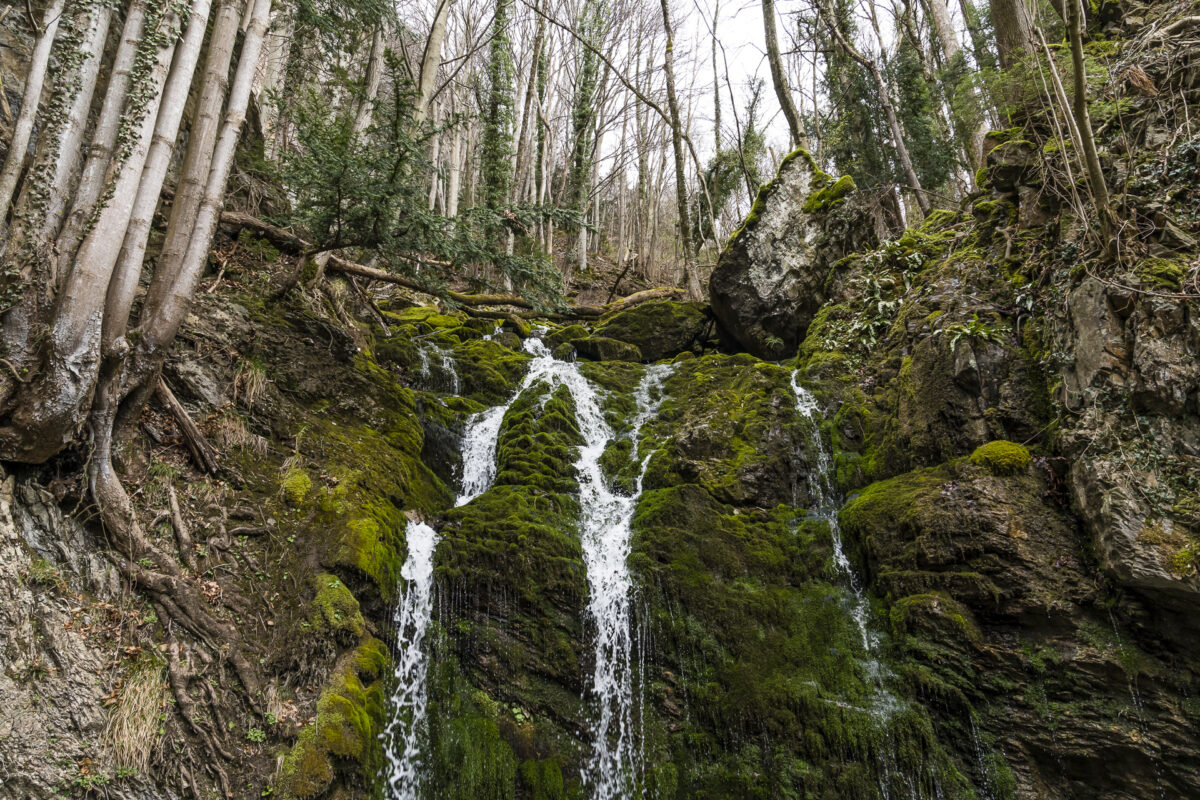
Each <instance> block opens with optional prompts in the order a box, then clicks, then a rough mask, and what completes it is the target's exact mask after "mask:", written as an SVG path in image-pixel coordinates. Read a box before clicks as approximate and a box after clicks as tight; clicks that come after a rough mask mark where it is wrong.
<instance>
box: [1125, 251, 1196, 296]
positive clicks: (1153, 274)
mask: <svg viewBox="0 0 1200 800" xmlns="http://www.w3.org/2000/svg"><path fill="white" fill-rule="evenodd" d="M1190 269H1191V264H1190V263H1189V262H1188V260H1187V259H1186V258H1178V259H1170V258H1146V259H1142V260H1141V261H1140V262H1138V265H1137V267H1135V268H1134V274H1135V275H1137V276H1138V277H1139V278H1141V280H1142V281H1143V282H1144V283H1145V284H1146V285H1148V286H1150V287H1152V288H1154V289H1159V290H1166V291H1169V292H1177V291H1179V287H1180V286H1181V285H1182V284H1183V279H1184V276H1186V275H1187V273H1188V271H1189V270H1190Z"/></svg>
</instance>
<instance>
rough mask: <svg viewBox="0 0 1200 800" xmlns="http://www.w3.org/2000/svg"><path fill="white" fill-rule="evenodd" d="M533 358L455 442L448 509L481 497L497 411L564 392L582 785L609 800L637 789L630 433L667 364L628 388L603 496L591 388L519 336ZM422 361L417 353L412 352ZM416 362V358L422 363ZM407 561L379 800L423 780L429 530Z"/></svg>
mask: <svg viewBox="0 0 1200 800" xmlns="http://www.w3.org/2000/svg"><path fill="white" fill-rule="evenodd" d="M525 350H526V351H527V352H528V353H530V354H531V355H532V356H533V359H532V360H531V361H530V362H529V371H528V372H527V373H526V375H525V378H524V380H523V381H522V382H521V386H520V387H519V388H518V389H517V391H516V392H515V393H514V394H513V396H512V398H510V399H509V401H508V402H507V403H505V404H504V405H500V406H495V407H493V408H490V409H487V410H486V411H482V412H479V413H478V414H475V415H473V416H472V417H471V418H470V419H469V420H468V421H467V428H466V432H465V434H464V436H463V444H462V463H463V466H462V487H461V490H460V492H459V495H458V497H457V498H456V500H455V505H456V506H462V505H465V504H466V503H469V502H470V501H471V500H473V499H475V498H476V497H478V496H479V495H481V494H483V493H484V492H485V491H487V490H488V489H489V488H490V487H491V485H492V482H493V481H494V480H495V478H496V469H497V464H496V454H497V448H498V445H499V439H500V429H501V427H502V425H503V422H504V415H505V414H506V413H507V412H508V409H509V408H510V407H511V406H512V404H513V402H514V401H515V400H516V399H517V398H518V397H520V396H521V394H522V392H524V391H525V390H526V389H528V388H529V387H530V386H532V385H533V384H534V383H536V382H538V381H547V382H548V383H549V384H550V388H551V390H553V389H554V388H555V387H557V386H565V387H567V390H568V391H569V392H570V393H571V397H572V399H573V400H574V402H575V408H576V418H577V422H578V424H579V429H580V433H581V434H582V436H583V440H584V441H583V444H582V445H581V446H580V448H579V455H578V459H577V460H576V463H575V467H576V471H577V476H578V480H579V502H580V507H581V521H580V540H581V544H582V548H583V557H584V563H585V566H586V570H587V578H588V586H589V589H590V598H591V599H590V601H589V603H588V614H589V617H590V619H591V620H592V622H593V624H594V625H595V628H596V659H595V667H594V669H593V673H592V681H591V694H592V695H593V697H594V698H595V702H596V705H597V718H596V720H595V722H594V725H593V733H594V736H595V742H594V752H593V756H592V758H591V759H590V760H589V762H588V764H587V767H586V770H585V776H584V778H585V781H586V782H587V784H588V785H589V786H590V787H591V796H592V797H593V798H595V800H618V798H628V797H632V796H634V795H635V794H636V793H638V792H637V789H636V786H637V775H638V772H639V771H640V748H639V743H638V741H637V737H636V735H635V730H634V716H635V715H634V703H635V697H634V694H635V693H634V675H633V660H634V645H633V643H634V632H633V614H632V593H633V584H632V581H631V578H630V575H629V569H628V565H627V564H626V561H627V558H628V556H629V548H630V540H631V530H630V522H631V521H632V519H633V511H634V507H635V506H636V504H637V499H638V496H639V495H640V494H641V490H642V479H643V476H644V475H645V471H646V465H647V463H648V461H649V457H648V456H647V457H645V458H641V460H640V461H638V459H639V457H640V451H639V446H638V445H639V442H638V437H639V435H640V432H641V429H642V426H643V425H644V424H645V423H646V422H647V421H648V420H649V419H651V418H652V417H653V416H654V415H655V413H657V410H658V407H659V405H660V404H661V394H662V384H663V381H664V380H665V379H666V377H667V376H668V375H669V374H670V371H671V368H670V367H669V366H654V367H649V368H647V370H646V373H645V375H644V376H643V378H642V380H641V382H640V383H639V384H638V387H637V390H636V392H635V399H636V401H637V413H636V415H635V417H634V419H633V424H632V430H631V431H630V434H629V435H630V437H631V438H632V442H633V456H632V457H633V459H634V461H635V462H636V463H638V464H639V471H638V477H637V482H636V487H635V491H634V493H633V494H632V495H631V496H625V495H622V494H619V493H615V492H613V491H612V490H611V489H610V488H609V485H608V481H607V479H606V478H605V476H604V474H603V471H602V470H601V468H600V456H601V455H602V454H603V453H604V450H605V448H606V447H607V446H608V444H609V443H610V442H611V441H612V439H613V431H612V429H611V428H610V427H609V425H608V423H607V421H606V420H605V418H604V413H603V411H602V410H601V408H600V402H599V398H598V396H597V393H596V390H595V389H594V388H593V387H592V385H591V384H590V383H589V382H588V381H587V379H586V378H584V377H583V374H582V373H580V371H579V368H578V366H577V365H576V364H573V363H570V362H566V361H560V360H558V359H555V358H554V357H553V356H551V354H550V351H549V350H548V349H547V347H546V345H545V344H544V343H543V342H542V341H541V340H539V339H533V338H531V339H528V340H527V341H526V342H525ZM434 352H435V353H436V354H437V355H440V356H441V357H442V365H443V367H444V368H445V369H447V371H448V372H449V373H450V374H451V375H453V376H454V382H453V385H454V387H455V390H456V391H457V387H458V380H457V377H458V376H457V374H456V373H455V372H454V363H453V360H452V359H450V357H449V354H448V353H445V352H443V351H441V350H440V349H438V348H434ZM422 355H424V352H423V351H422ZM423 361H424V359H423ZM407 537H408V556H407V558H406V560H405V562H404V566H403V568H402V570H401V574H402V576H403V578H404V586H403V587H402V588H401V592H400V600H399V603H398V605H397V608H396V614H395V623H396V635H397V656H396V668H395V688H394V690H393V693H392V718H391V720H390V722H389V723H388V726H387V728H386V730H385V732H384V734H383V736H384V739H385V741H386V742H387V757H388V764H389V769H388V775H387V779H388V786H389V790H390V791H389V793H388V797H389V800H418V799H419V798H420V796H421V789H422V782H423V760H422V748H423V746H424V741H425V738H426V726H427V721H426V714H427V698H428V690H427V686H426V677H427V675H428V671H429V654H428V651H427V647H426V644H425V639H426V634H427V632H428V629H429V623H430V621H431V619H432V612H433V557H434V551H435V549H436V547H437V542H438V538H439V537H438V534H437V532H436V531H435V530H433V528H431V527H430V526H428V525H426V524H425V523H423V522H415V521H414V522H410V523H409V525H408V528H407Z"/></svg>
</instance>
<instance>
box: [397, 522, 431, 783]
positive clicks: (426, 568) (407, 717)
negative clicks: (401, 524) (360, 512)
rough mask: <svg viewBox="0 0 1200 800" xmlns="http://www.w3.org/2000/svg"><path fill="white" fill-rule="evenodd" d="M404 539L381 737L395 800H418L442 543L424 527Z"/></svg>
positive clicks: (411, 529)
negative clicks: (437, 555)
mask: <svg viewBox="0 0 1200 800" xmlns="http://www.w3.org/2000/svg"><path fill="white" fill-rule="evenodd" d="M405 536H406V537H407V540H408V557H407V558H406V559H405V560H404V566H403V567H402V568H401V569H400V575H401V577H403V578H404V586H403V588H402V589H401V591H400V602H399V603H398V605H397V606H396V616H395V623H396V642H397V648H396V650H397V652H396V666H395V673H394V678H395V688H394V689H393V690H392V718H391V720H390V721H389V722H388V726H387V728H386V729H385V730H384V732H383V737H384V741H385V742H386V743H387V747H386V748H385V749H386V753H387V759H388V767H389V769H388V775H387V779H388V786H389V788H390V789H391V792H390V795H389V797H391V798H392V800H416V798H417V797H418V796H419V794H418V793H419V791H420V788H421V778H422V775H421V744H422V739H423V737H424V733H425V731H424V726H425V715H426V702H427V698H428V693H427V692H426V685H425V677H426V675H427V673H428V672H429V656H428V653H427V652H426V650H425V634H426V633H427V632H428V630H429V621H430V619H431V618H432V616H433V553H434V550H435V549H436V548H437V543H438V534H437V531H435V530H434V529H433V528H431V527H429V526H428V525H426V524H425V523H423V522H415V521H414V522H410V523H408V528H407V529H406V531H405Z"/></svg>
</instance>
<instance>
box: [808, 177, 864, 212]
mask: <svg viewBox="0 0 1200 800" xmlns="http://www.w3.org/2000/svg"><path fill="white" fill-rule="evenodd" d="M854 189H855V186H854V178H852V177H850V176H849V175H843V176H842V177H840V178H838V179H837V180H836V181H834V182H833V183H831V184H830V185H828V186H824V187H822V188H820V189H817V190H816V191H815V192H813V193H812V194H811V195H809V196H808V199H807V200H806V201H804V206H803V209H802V210H803V211H804V212H805V213H807V214H816V213H819V212H821V211H826V210H828V209H830V208H832V207H833V206H835V205H837V204H838V203H839V202H841V201H842V200H844V199H845V198H846V195H848V194H850V192H852V191H854Z"/></svg>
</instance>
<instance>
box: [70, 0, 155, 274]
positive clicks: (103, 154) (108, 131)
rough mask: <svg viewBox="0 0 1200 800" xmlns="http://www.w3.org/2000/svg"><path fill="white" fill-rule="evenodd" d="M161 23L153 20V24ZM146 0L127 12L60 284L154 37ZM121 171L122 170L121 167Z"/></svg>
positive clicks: (75, 202) (97, 198)
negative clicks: (140, 55) (143, 50)
mask: <svg viewBox="0 0 1200 800" xmlns="http://www.w3.org/2000/svg"><path fill="white" fill-rule="evenodd" d="M161 21H162V20H159V19H152V20H150V23H151V24H152V25H153V24H155V23H160V22H161ZM146 22H147V20H146V0H133V2H131V3H130V4H129V10H128V11H126V12H125V27H124V29H123V30H122V32H121V44H120V45H119V46H118V47H117V52H116V55H115V56H114V57H113V63H112V68H111V70H110V73H109V75H110V77H109V79H108V87H107V88H106V89H105V92H104V105H103V106H102V108H101V109H100V118H99V119H98V120H97V122H96V127H95V130H94V131H93V133H92V141H91V144H90V146H89V147H88V157H87V161H86V162H85V163H84V166H83V174H82V175H81V176H80V178H79V189H78V191H76V193H75V197H74V199H73V201H72V203H71V212H70V213H69V214H68V215H67V220H66V223H65V224H64V225H63V229H62V231H61V232H60V233H59V235H58V245H57V249H58V259H59V269H58V275H59V281H60V284H61V281H62V280H63V279H65V277H66V274H67V270H68V268H69V267H70V264H71V262H72V260H73V259H74V257H75V251H76V249H77V248H78V247H79V243H80V241H81V240H82V239H83V232H84V227H85V226H86V225H87V223H88V220H89V219H90V218H91V216H92V213H93V211H94V210H95V208H96V204H97V203H98V202H99V201H100V194H101V192H103V191H104V190H105V188H106V184H107V181H106V180H105V173H106V172H107V171H108V166H109V162H110V161H111V160H112V157H113V147H114V146H115V145H116V143H117V133H118V132H119V131H120V130H121V127H122V125H123V124H124V123H123V117H124V116H125V111H126V108H125V101H126V98H127V97H128V96H129V86H130V79H131V73H132V72H133V68H134V60H135V59H136V57H137V51H138V46H139V45H140V44H141V43H142V39H143V34H144V33H146V34H149V35H153V33H154V32H153V31H147V29H146ZM118 168H119V167H118Z"/></svg>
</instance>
